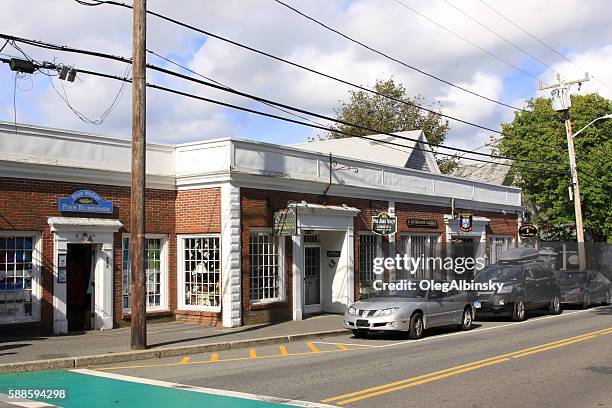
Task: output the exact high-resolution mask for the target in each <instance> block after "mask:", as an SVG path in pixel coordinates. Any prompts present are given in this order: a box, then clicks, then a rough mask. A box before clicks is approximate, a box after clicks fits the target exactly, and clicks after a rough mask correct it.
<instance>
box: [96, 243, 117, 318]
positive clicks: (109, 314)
mask: <svg viewBox="0 0 612 408" xmlns="http://www.w3.org/2000/svg"><path fill="white" fill-rule="evenodd" d="M95 251H96V257H95V259H96V264H95V269H94V293H95V294H94V300H95V305H94V328H95V329H99V330H110V329H112V328H113V292H114V291H113V239H112V235H111V236H110V237H108V239H105V240H104V242H103V243H102V244H96V245H95Z"/></svg>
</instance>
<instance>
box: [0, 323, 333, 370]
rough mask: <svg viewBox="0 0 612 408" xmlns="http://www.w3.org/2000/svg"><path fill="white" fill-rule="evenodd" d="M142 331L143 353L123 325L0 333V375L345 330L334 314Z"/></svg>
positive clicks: (158, 325) (156, 326)
mask: <svg viewBox="0 0 612 408" xmlns="http://www.w3.org/2000/svg"><path fill="white" fill-rule="evenodd" d="M147 329H148V331H147V337H148V343H149V348H148V349H147V350H144V351H130V350H129V344H130V328H129V327H125V328H120V329H113V330H108V331H104V332H101V331H87V332H79V333H70V334H68V335H65V336H54V337H46V336H36V335H30V336H28V335H26V336H19V335H14V336H13V335H10V334H7V333H1V334H0V373H6V372H17V371H33V370H45V369H53V368H73V367H85V366H87V365H93V364H103V363H110V362H119V361H130V360H141V359H147V358H157V357H169V356H178V355H185V354H195V353H204V352H209V351H216V350H227V349H232V348H243V347H251V346H255V345H264V344H275V343H286V342H290V341H297V340H301V339H304V338H315V337H320V336H325V335H337V334H341V333H344V332H345V330H344V329H343V328H342V317H341V316H340V315H321V316H312V317H309V318H307V319H305V320H302V321H288V322H281V323H270V324H262V325H256V326H243V327H237V328H233V329H227V328H220V327H205V326H198V325H194V324H187V323H177V322H170V323H156V324H149V325H148V327H147Z"/></svg>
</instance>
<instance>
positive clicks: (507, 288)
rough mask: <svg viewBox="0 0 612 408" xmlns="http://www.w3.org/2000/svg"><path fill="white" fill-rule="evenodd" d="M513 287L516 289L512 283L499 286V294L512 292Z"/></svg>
mask: <svg viewBox="0 0 612 408" xmlns="http://www.w3.org/2000/svg"><path fill="white" fill-rule="evenodd" d="M512 289H514V286H512V285H504V286H502V287H501V288H499V290H498V291H497V293H499V294H503V293H512Z"/></svg>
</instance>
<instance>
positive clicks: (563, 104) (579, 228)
mask: <svg viewBox="0 0 612 408" xmlns="http://www.w3.org/2000/svg"><path fill="white" fill-rule="evenodd" d="M588 80H589V74H588V73H585V75H584V78H583V79H576V80H573V81H565V80H562V79H561V76H560V75H558V76H557V83H555V84H551V85H542V84H540V86H539V88H540V90H541V91H542V90H545V89H552V90H553V91H552V97H553V109H554V110H556V111H557V112H562V113H563V119H564V120H565V134H566V137H567V150H568V153H569V162H570V173H571V176H572V186H573V189H574V212H575V214H576V238H577V241H578V262H579V265H580V270H581V271H584V270H586V251H585V247H584V222H583V220H582V203H581V201H580V185H579V183H578V169H577V168H576V150H575V148H574V136H573V135H572V122H571V118H570V107H571V106H572V100H571V98H570V86H571V85H573V84H578V86H579V87H580V85H582V83H583V82H586V81H588ZM578 89H580V88H578Z"/></svg>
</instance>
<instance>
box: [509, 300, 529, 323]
mask: <svg viewBox="0 0 612 408" xmlns="http://www.w3.org/2000/svg"><path fill="white" fill-rule="evenodd" d="M526 318H527V308H526V307H525V301H524V300H523V298H522V297H520V296H519V297H517V298H516V300H515V301H514V305H513V307H512V320H514V321H515V322H522V321H523V320H525V319H526Z"/></svg>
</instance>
